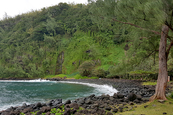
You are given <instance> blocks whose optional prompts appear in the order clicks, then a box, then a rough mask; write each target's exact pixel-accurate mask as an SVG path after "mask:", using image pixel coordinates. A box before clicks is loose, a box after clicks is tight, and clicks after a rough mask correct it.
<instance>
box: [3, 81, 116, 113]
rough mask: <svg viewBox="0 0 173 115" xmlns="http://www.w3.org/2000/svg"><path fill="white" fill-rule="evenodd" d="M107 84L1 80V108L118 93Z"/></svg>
mask: <svg viewBox="0 0 173 115" xmlns="http://www.w3.org/2000/svg"><path fill="white" fill-rule="evenodd" d="M116 92H117V91H116V89H113V88H112V87H110V86H107V85H96V84H89V83H78V82H55V81H45V80H42V81H40V80H30V81H0V110H4V109H7V108H9V107H11V106H20V105H22V104H23V103H27V104H31V103H37V102H48V101H50V100H51V99H63V101H65V100H68V99H70V100H74V99H77V98H80V97H86V96H89V95H91V94H95V95H102V94H110V95H113V94H114V93H116Z"/></svg>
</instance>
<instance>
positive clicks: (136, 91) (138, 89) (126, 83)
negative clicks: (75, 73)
mask: <svg viewBox="0 0 173 115" xmlns="http://www.w3.org/2000/svg"><path fill="white" fill-rule="evenodd" d="M8 80H9V79H8ZM15 80H19V79H15ZM22 80H24V79H22ZM25 80H26V79H25ZM27 80H28V79H27ZM30 80H31V79H30ZM32 80H33V79H32ZM47 80H51V81H69V82H81V83H92V84H98V85H109V86H112V87H113V88H115V89H117V90H118V91H119V92H118V93H117V94H114V95H113V96H109V95H102V96H98V97H96V96H95V95H91V96H89V97H85V98H79V99H76V100H73V101H71V100H67V101H66V102H64V103H62V100H61V99H60V101H57V100H51V101H50V102H49V103H43V104H41V103H36V104H31V105H32V106H31V105H26V104H23V105H22V106H21V107H11V108H8V109H7V110H5V111H1V112H0V115H2V113H4V112H7V113H8V114H9V115H10V114H11V115H12V114H14V112H16V110H20V109H21V110H20V113H21V112H22V113H23V112H24V113H28V112H32V111H36V110H37V111H38V110H39V111H40V110H42V108H43V107H44V108H46V107H47V108H49V112H48V113H50V110H51V109H52V108H59V107H60V105H63V104H64V105H67V104H72V103H76V104H77V105H76V106H78V107H82V108H85V109H87V108H88V107H91V106H93V105H94V104H98V105H104V104H105V103H107V104H108V105H112V104H114V103H115V104H125V103H126V104H127V103H128V104H129V103H137V104H140V103H145V102H147V101H148V98H149V97H150V96H151V95H153V94H154V91H155V87H154V86H142V85H141V82H142V81H140V80H125V79H47ZM130 97H132V98H133V99H128V98H130ZM87 100H89V101H87ZM94 100H96V102H98V101H99V102H100V103H96V102H95V101H94ZM111 101H114V103H111ZM109 102H110V103H109ZM38 105H39V106H38ZM51 105H53V106H51ZM29 107H30V109H31V108H32V109H31V110H25V109H26V108H29ZM105 107H106V106H105ZM105 107H103V110H104V109H106V108H105ZM33 108H37V109H33ZM99 108H100V106H99ZM101 108H102V106H101ZM89 109H91V110H92V109H94V110H97V109H98V107H96V108H95V107H93V108H89ZM107 109H108V108H107ZM109 109H110V108H109ZM24 110H25V111H24ZM110 110H112V112H113V108H112V109H110ZM99 111H100V109H99ZM99 111H95V112H96V113H98V112H99ZM11 112H12V113H11ZM40 112H42V113H43V111H40ZM88 112H91V111H88ZM114 112H115V111H114ZM117 112H118V111H117ZM18 113H19V111H18ZM15 114H16V113H15Z"/></svg>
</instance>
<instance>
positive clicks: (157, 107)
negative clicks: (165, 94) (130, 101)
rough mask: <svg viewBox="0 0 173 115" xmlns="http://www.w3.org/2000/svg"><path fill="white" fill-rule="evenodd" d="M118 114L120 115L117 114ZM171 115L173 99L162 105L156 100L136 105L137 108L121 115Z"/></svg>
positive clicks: (172, 112)
mask: <svg viewBox="0 0 173 115" xmlns="http://www.w3.org/2000/svg"><path fill="white" fill-rule="evenodd" d="M119 114H120V113H119ZM163 114H166V115H173V99H171V98H168V100H167V101H165V102H164V103H160V102H158V101H157V100H155V101H154V102H147V103H145V104H142V105H137V108H135V109H133V110H131V111H127V112H123V113H121V115H163Z"/></svg>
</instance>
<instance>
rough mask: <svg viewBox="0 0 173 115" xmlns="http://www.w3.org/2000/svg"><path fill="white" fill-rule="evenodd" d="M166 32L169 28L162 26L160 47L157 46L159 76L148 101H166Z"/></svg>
mask: <svg viewBox="0 0 173 115" xmlns="http://www.w3.org/2000/svg"><path fill="white" fill-rule="evenodd" d="M168 31H169V27H168V26H167V25H163V26H162V33H161V39H160V46H159V74H158V79H157V85H156V89H155V94H154V95H153V96H152V97H151V98H150V101H153V100H155V99H161V100H167V99H166V94H165V90H166V87H167V82H168V72H167V54H166V44H167V35H168Z"/></svg>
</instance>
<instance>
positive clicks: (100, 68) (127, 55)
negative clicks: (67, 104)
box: [0, 0, 173, 79]
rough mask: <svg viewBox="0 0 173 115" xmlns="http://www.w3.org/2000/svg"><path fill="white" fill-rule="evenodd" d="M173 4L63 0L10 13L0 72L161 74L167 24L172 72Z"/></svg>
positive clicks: (0, 40) (0, 46)
mask: <svg viewBox="0 0 173 115" xmlns="http://www.w3.org/2000/svg"><path fill="white" fill-rule="evenodd" d="M171 4H173V3H172V1H171V0H166V1H165V2H163V1H162V0H158V1H157V2H156V1H154V0H150V1H146V0H145V1H143V0H135V1H133V2H132V1H129V0H121V1H118V2H116V1H113V0H104V1H103V0H97V1H92V0H89V3H88V4H87V5H85V4H67V3H59V4H58V5H56V6H52V7H48V8H42V9H41V10H38V11H32V12H28V13H25V14H22V15H18V16H16V17H14V18H11V17H9V16H8V15H6V16H5V17H4V19H3V20H1V21H0V77H3V78H7V77H24V78H34V77H43V76H45V75H57V74H61V73H63V74H66V75H68V76H75V75H78V74H80V75H81V76H88V77H91V76H97V77H121V78H129V79H131V78H140V79H141V78H142V79H156V78H157V74H158V66H159V58H158V54H159V41H160V36H161V27H162V25H163V24H165V25H167V26H168V27H169V28H170V32H169V33H168V34H169V35H168V40H167V44H166V45H167V46H170V47H167V48H168V50H169V52H168V54H169V53H170V55H167V65H168V66H167V69H168V71H169V72H168V74H169V75H172V74H171V71H173V66H172V61H173V59H172V54H173V53H172V51H173V50H172V49H171V44H172V40H171V39H172V37H171V36H172V33H173V32H172V20H173V19H172V12H173V11H172V5H171ZM167 5H168V6H167ZM169 44H170V45H169ZM168 50H167V51H168Z"/></svg>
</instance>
